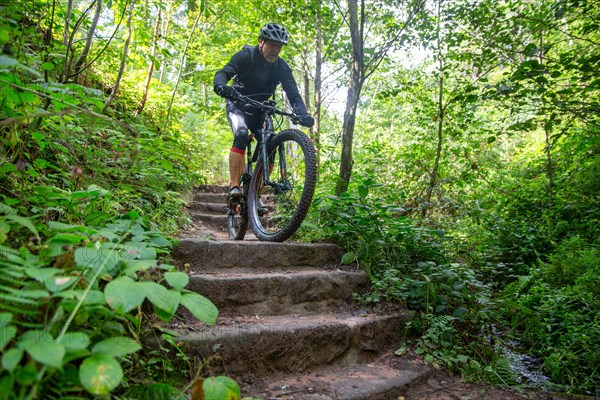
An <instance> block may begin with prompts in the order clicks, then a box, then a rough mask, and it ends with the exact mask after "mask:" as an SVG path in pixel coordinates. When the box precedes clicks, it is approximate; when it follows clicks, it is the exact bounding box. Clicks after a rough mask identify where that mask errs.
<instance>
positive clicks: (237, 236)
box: [227, 173, 250, 240]
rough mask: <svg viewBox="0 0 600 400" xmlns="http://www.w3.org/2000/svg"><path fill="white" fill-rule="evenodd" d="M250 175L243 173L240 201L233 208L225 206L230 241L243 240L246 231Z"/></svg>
mask: <svg viewBox="0 0 600 400" xmlns="http://www.w3.org/2000/svg"><path fill="white" fill-rule="evenodd" d="M249 181H250V175H248V173H244V174H243V175H242V179H241V182H240V183H241V185H240V189H241V190H242V201H241V202H240V203H239V204H236V205H235V206H233V207H231V206H229V205H228V206H227V232H228V233H229V238H230V239H231V240H243V239H244V237H245V236H246V231H247V230H248V207H247V204H248V189H249V185H250V182H249Z"/></svg>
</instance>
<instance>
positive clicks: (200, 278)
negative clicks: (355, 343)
mask: <svg viewBox="0 0 600 400" xmlns="http://www.w3.org/2000/svg"><path fill="white" fill-rule="evenodd" d="M187 288H188V289H190V290H193V291H195V292H197V293H200V294H202V295H204V296H205V297H207V298H209V299H210V300H211V301H212V302H213V303H214V304H215V305H216V306H217V308H218V309H219V312H221V313H235V314H247V315H257V316H265V315H283V314H310V313H319V312H324V311H328V310H335V309H340V308H342V307H346V308H347V307H348V304H349V303H351V301H352V299H353V294H354V293H360V294H364V293H366V292H367V291H368V289H369V278H368V276H367V274H366V273H365V272H363V271H341V270H330V271H327V270H300V271H290V270H286V271H283V272H268V273H260V274H258V273H255V272H254V273H245V272H237V273H236V272H233V271H228V273H213V274H210V275H207V274H201V275H196V274H192V275H191V276H190V283H189V284H188V286H187Z"/></svg>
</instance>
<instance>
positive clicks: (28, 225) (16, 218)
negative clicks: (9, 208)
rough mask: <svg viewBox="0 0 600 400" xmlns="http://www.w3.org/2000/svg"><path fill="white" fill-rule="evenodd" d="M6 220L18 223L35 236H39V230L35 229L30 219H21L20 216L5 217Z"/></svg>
mask: <svg viewBox="0 0 600 400" xmlns="http://www.w3.org/2000/svg"><path fill="white" fill-rule="evenodd" d="M4 218H6V219H10V220H11V221H14V222H16V223H17V224H19V225H21V226H23V227H25V228H27V229H29V230H30V231H31V233H33V234H34V235H35V236H39V233H38V231H37V229H35V226H34V225H33V223H32V222H31V220H30V219H29V218H25V217H20V216H18V215H5V216H4Z"/></svg>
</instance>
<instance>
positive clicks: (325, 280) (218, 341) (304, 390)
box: [174, 186, 431, 400]
mask: <svg viewBox="0 0 600 400" xmlns="http://www.w3.org/2000/svg"><path fill="white" fill-rule="evenodd" d="M225 190H226V188H222V187H217V186H206V187H202V188H200V191H199V192H198V193H197V194H196V195H195V196H194V198H193V203H192V204H190V212H191V214H192V216H193V218H194V221H195V222H196V224H197V226H198V227H199V229H200V230H202V232H204V231H205V230H209V231H211V232H213V234H212V235H210V237H211V238H213V239H221V240H205V239H198V238H184V239H182V240H181V241H180V243H179V245H178V247H177V248H176V250H175V253H174V257H175V259H176V261H177V263H178V264H179V265H185V266H186V268H187V269H188V271H189V274H190V284H189V286H188V288H190V289H191V290H194V291H197V292H198V293H200V294H202V295H204V296H206V297H208V298H209V299H210V300H211V301H213V303H215V305H216V306H217V307H218V309H219V319H218V321H217V324H216V326H214V327H210V326H207V325H204V324H202V323H199V322H191V323H179V324H178V325H177V326H176V329H177V330H178V331H179V333H180V336H179V337H178V339H177V340H178V342H183V343H185V344H186V346H185V348H186V349H187V350H186V351H187V352H188V354H189V355H190V356H193V357H199V358H200V359H201V360H205V361H206V362H207V366H206V368H207V371H208V372H210V373H211V374H227V375H228V376H230V377H232V378H234V379H235V380H236V381H237V382H238V383H239V384H240V386H241V388H242V397H245V396H247V397H255V398H260V399H265V400H267V399H269V400H270V399H321V400H326V399H336V400H338V399H339V400H342V399H343V400H350V399H356V400H359V399H361V400H362V399H398V398H399V396H401V395H403V394H404V393H405V392H406V391H407V390H408V389H409V388H410V387H411V385H417V384H420V383H421V382H422V381H423V380H425V379H427V377H428V376H429V374H430V372H431V369H430V368H429V367H427V366H425V365H424V364H419V363H415V362H412V361H402V359H401V358H399V357H395V356H393V351H394V350H395V349H397V348H398V346H399V345H400V341H401V335H402V332H403V329H404V324H405V323H406V322H407V321H408V320H410V318H412V314H411V313H410V312H408V311H406V310H403V309H400V308H396V309H388V310H385V311H381V312H375V311H373V310H366V309H362V308H360V307H359V306H358V305H357V304H356V303H355V302H354V301H353V293H365V292H366V291H367V290H368V288H369V279H368V277H367V275H366V274H365V273H364V272H363V271H361V270H359V269H357V268H356V266H341V265H340V264H339V261H340V259H341V256H342V250H341V249H340V248H339V247H337V246H335V245H332V244H303V243H293V242H286V243H267V242H259V241H256V240H244V241H229V240H226V233H225V232H226V217H225V206H224V204H225ZM249 229H250V228H249Z"/></svg>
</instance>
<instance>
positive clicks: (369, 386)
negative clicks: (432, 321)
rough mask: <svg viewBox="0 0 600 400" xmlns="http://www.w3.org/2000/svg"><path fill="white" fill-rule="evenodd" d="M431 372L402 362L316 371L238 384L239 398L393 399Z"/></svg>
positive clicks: (423, 366)
mask: <svg viewBox="0 0 600 400" xmlns="http://www.w3.org/2000/svg"><path fill="white" fill-rule="evenodd" d="M432 371H433V369H432V368H431V367H430V366H427V365H425V364H416V363H404V364H403V365H401V366H397V367H392V366H390V365H386V363H384V362H381V361H378V362H373V363H368V364H359V365H354V366H350V367H342V368H320V369H317V370H314V371H311V372H307V373H303V374H294V375H281V376H277V377H273V378H271V379H268V380H266V381H265V380H262V381H259V382H260V383H253V384H251V385H250V384H248V385H242V396H248V397H253V398H260V399H298V400H365V399H369V400H388V399H394V400H395V399H399V398H401V396H402V395H404V394H405V393H406V392H407V391H408V390H409V389H410V388H412V387H415V386H418V385H420V384H422V383H423V382H424V381H425V380H427V379H428V378H429V377H430V376H431V375H432Z"/></svg>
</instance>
